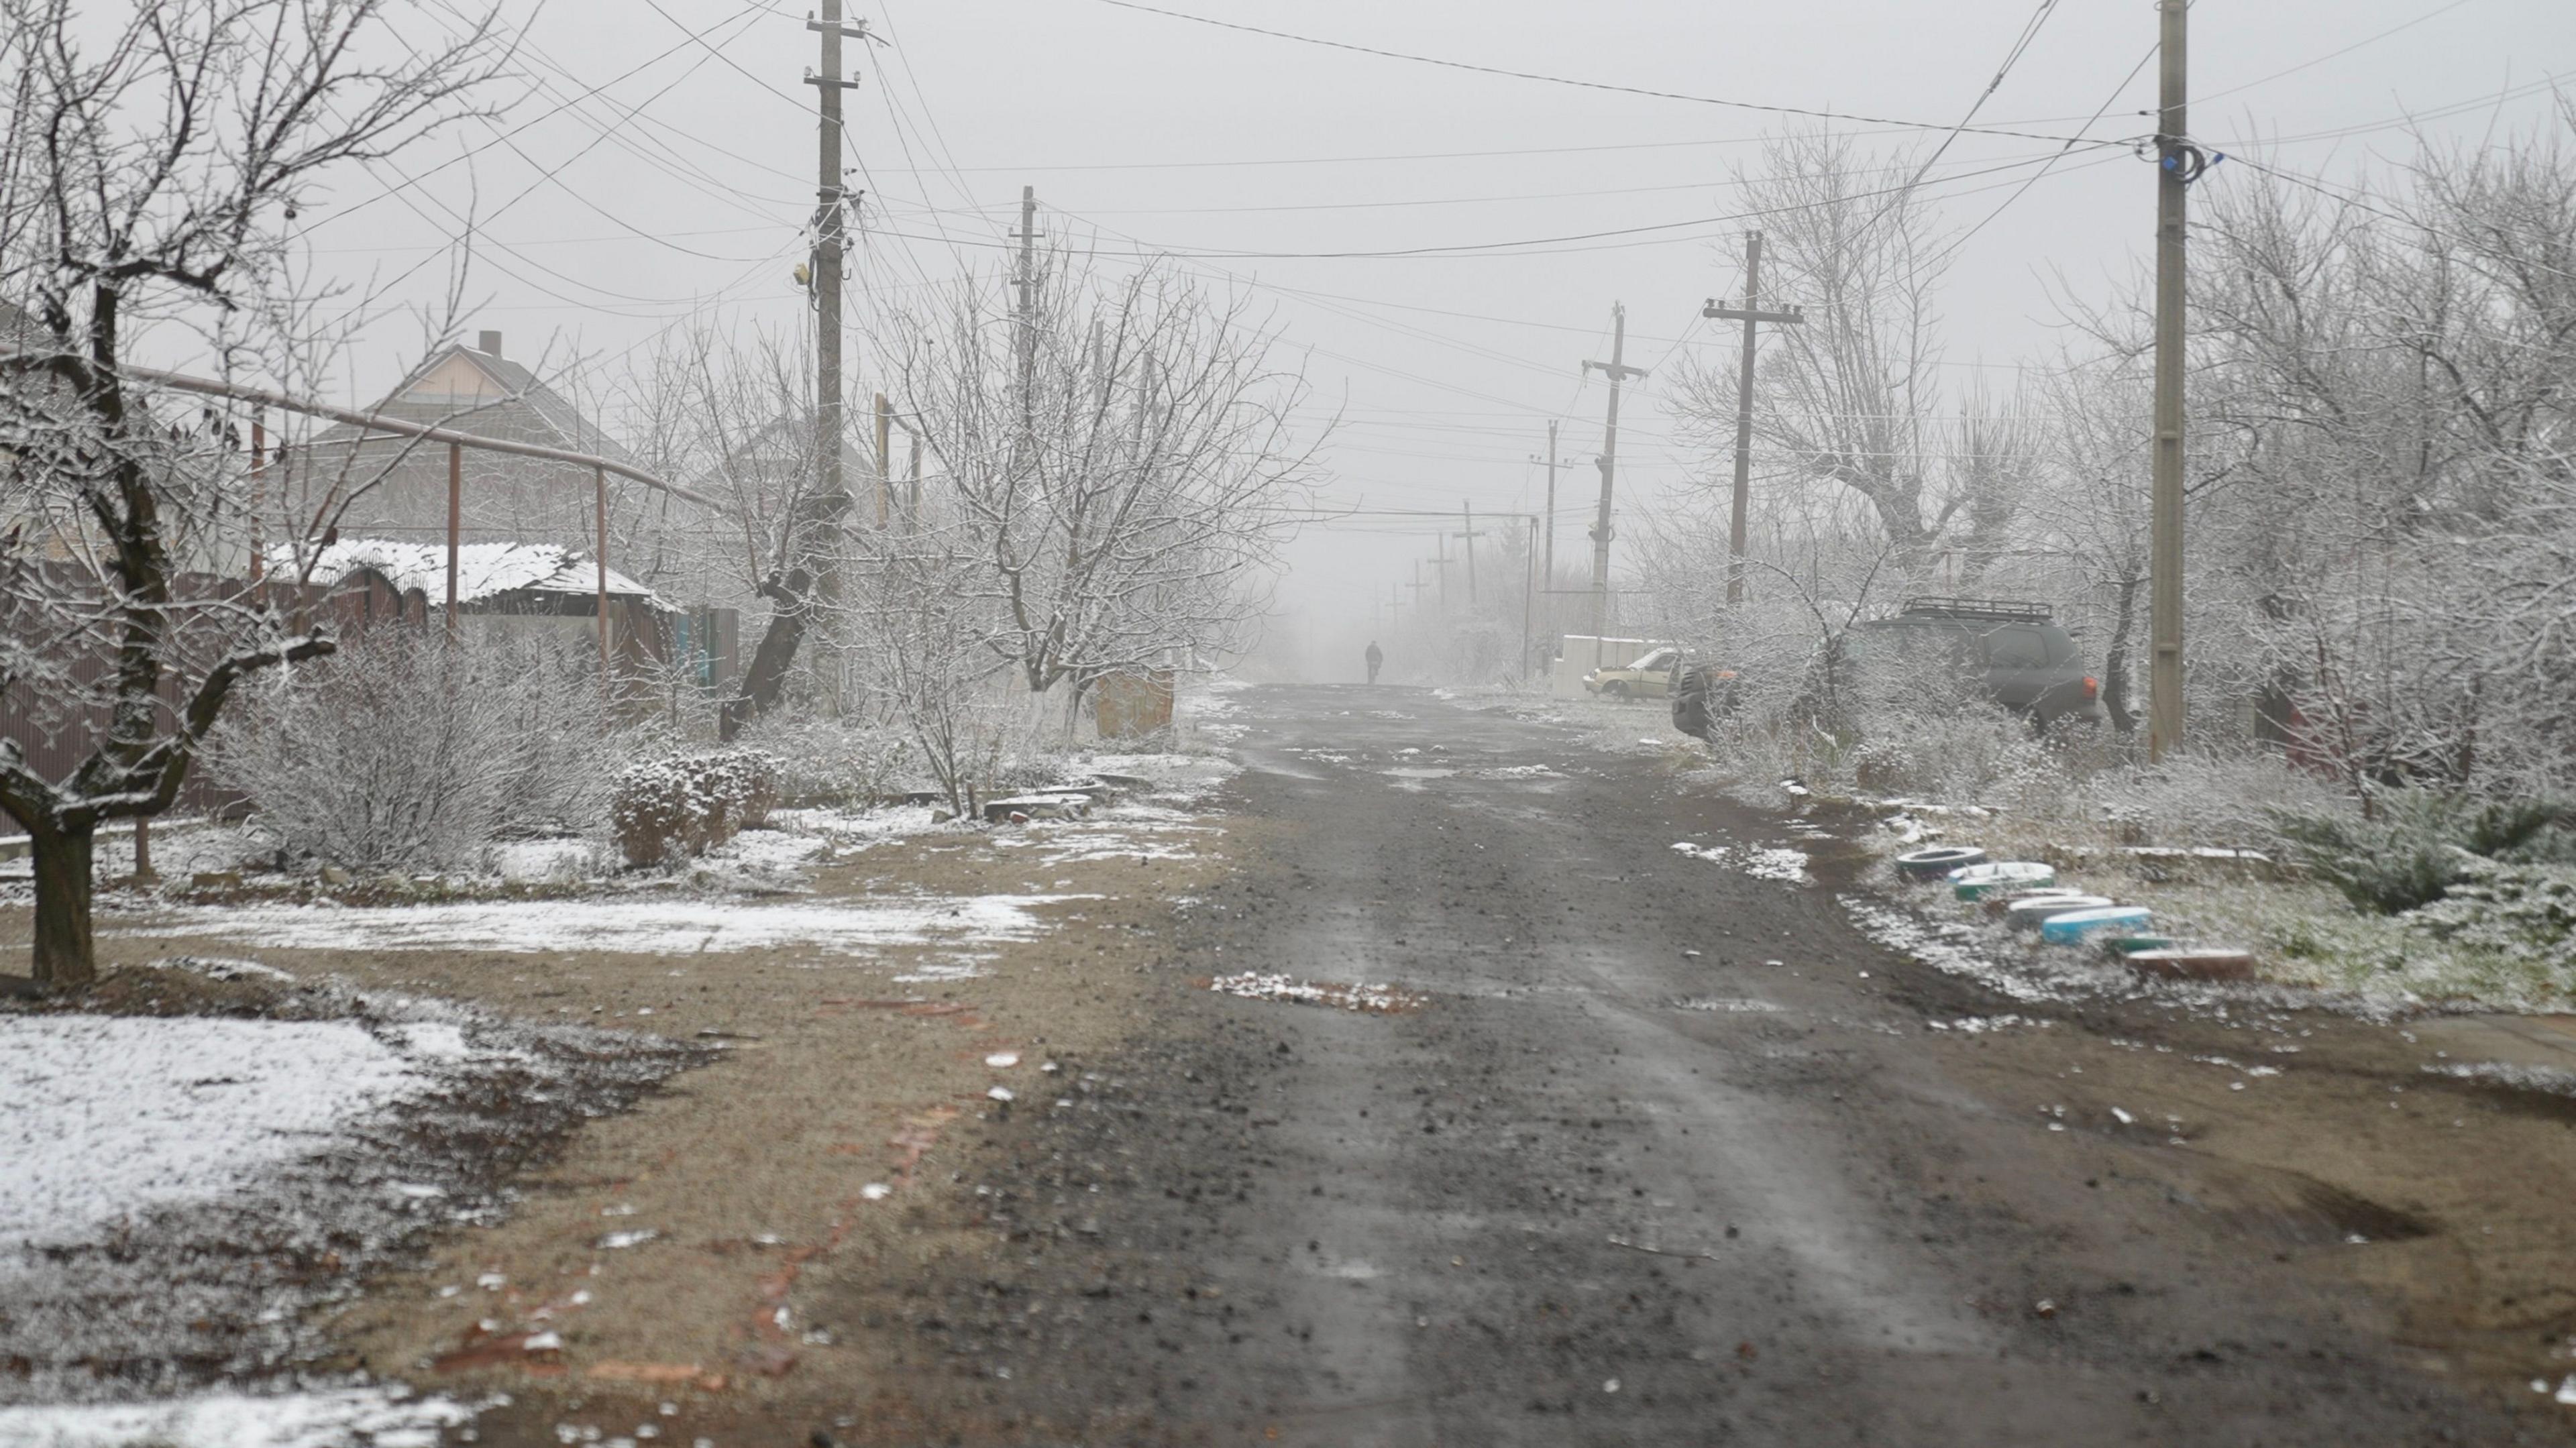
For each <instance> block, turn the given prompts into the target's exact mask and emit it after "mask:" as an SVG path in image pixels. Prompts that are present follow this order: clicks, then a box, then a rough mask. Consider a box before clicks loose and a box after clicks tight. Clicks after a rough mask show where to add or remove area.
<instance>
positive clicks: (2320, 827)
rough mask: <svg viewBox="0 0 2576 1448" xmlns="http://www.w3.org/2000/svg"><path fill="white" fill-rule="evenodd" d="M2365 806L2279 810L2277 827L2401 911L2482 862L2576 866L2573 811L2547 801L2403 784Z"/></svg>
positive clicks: (2353, 895) (2345, 885)
mask: <svg viewBox="0 0 2576 1448" xmlns="http://www.w3.org/2000/svg"><path fill="white" fill-rule="evenodd" d="M2374 806H2375V807H2374V808H2373V809H2372V810H2371V812H2370V813H2369V814H2368V815H2364V814H2363V813H2361V812H2360V811H2359V810H2357V809H2356V810H2342V811H2333V812H2324V811H2297V810H2282V811H2277V812H2275V814H2274V816H2273V827H2274V828H2275V829H2276V830H2277V831H2278V832H2279V833H2280V835H2281V837H2282V838H2283V839H2285V840H2287V841H2289V842H2290V844H2291V845H2292V846H2293V847H2295V848H2296V849H2297V851H2298V852H2299V854H2300V856H2301V858H2302V859H2303V860H2304V861H2305V863H2306V864H2307V866H2308V867H2309V868H2310V869H2311V870H2314V871H2315V872H2316V873H2317V875H2318V877H2319V878H2321V879H2323V880H2326V881H2327V882H2329V883H2331V884H2332V885H2333V886H2334V887H2335V888H2336V889H2338V890H2341V891H2342V892H2343V894H2344V898H2346V899H2348V900H2350V901H2351V902H2352V903H2353V905H2354V907H2355V908H2357V909H2361V910H2367V911H2373V912H2376V913H2378V914H2382V915H2399V914H2403V913H2405V912H2407V911H2409V910H2413V909H2416V908H2417V907H2419V906H2424V905H2429V904H2431V903H2433V902H2434V901H2436V900H2439V899H2441V898H2442V897H2443V896H2444V895H2445V894H2446V893H2447V892H2448V891H2449V890H2450V889H2451V887H2452V886H2454V885H2459V884H2462V883H2464V882H2467V881H2469V880H2471V879H2472V878H2474V877H2475V876H2476V872H2477V871H2478V870H2480V869H2481V868H2483V863H2484V862H2502V863H2504V864H2510V865H2548V864H2576V833H2571V830H2570V826H2571V825H2576V810H2571V809H2570V808H2569V807H2568V806H2566V805H2563V804H2560V803H2557V802H2554V801H2549V800H2535V799H2510V800H2481V799H2477V798H2474V797H2472V796H2469V795H2466V794H2462V793H2459V792H2455V791H2448V790H2432V789H2400V790H2391V791H2389V792H2388V793H2386V794H2383V795H2380V796H2378V797H2377V799H2376V800H2375V801H2374Z"/></svg>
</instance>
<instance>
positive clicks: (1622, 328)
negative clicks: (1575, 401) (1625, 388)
mask: <svg viewBox="0 0 2576 1448" xmlns="http://www.w3.org/2000/svg"><path fill="white" fill-rule="evenodd" d="M1627 355H1628V309H1627V308H1626V307H1624V306H1622V305H1620V304H1618V303H1616V302H1613V303H1611V305H1610V360H1609V361H1607V362H1586V363H1584V364H1583V370H1584V371H1586V372H1591V371H1595V370H1598V371H1600V372H1603V373H1606V374H1607V375H1608V376H1609V378H1610V413H1609V419H1608V421H1607V422H1605V423H1604V424H1603V426H1602V432H1601V457H1600V467H1601V510H1600V512H1599V513H1598V514H1597V515H1596V516H1595V517H1594V519H1593V522H1592V633H1593V636H1594V637H1596V638H1597V637H1599V636H1600V634H1601V631H1602V629H1603V628H1605V627H1607V626H1608V623H1609V616H1610V490H1611V487H1612V485H1613V484H1614V483H1615V482H1616V481H1617V479H1618V475H1619V384H1620V383H1622V382H1625V381H1627V380H1628V379H1629V378H1631V377H1643V376H1645V375H1646V369H1645V368H1643V367H1631V366H1629V365H1627V361H1626V358H1627Z"/></svg>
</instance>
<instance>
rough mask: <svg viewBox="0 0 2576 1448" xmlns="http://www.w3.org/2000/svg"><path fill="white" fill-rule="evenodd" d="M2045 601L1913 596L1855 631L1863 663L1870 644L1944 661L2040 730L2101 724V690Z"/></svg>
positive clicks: (1913, 656) (1914, 657)
mask: <svg viewBox="0 0 2576 1448" xmlns="http://www.w3.org/2000/svg"><path fill="white" fill-rule="evenodd" d="M2053 612H2054V611H2053V610H2052V609H2050V607H2049V606H2048V605H2047V604H2044V603H2013V602H2008V601H2005V600H2002V599H1992V598H1913V599H1908V600H1906V603H1905V608H1904V611H1903V612H1901V613H1899V614H1897V615H1896V617H1894V618H1883V619H1873V620H1871V621H1869V622H1867V623H1862V624H1859V625H1856V626H1855V629H1854V632H1855V634H1856V636H1857V637H1856V641H1857V642H1860V643H1861V644H1862V648H1861V650H1860V652H1861V653H1862V654H1863V656H1864V657H1866V655H1867V654H1868V653H1870V652H1872V649H1871V648H1870V645H1872V644H1882V643H1883V644H1888V645H1893V646H1894V647H1895V649H1896V650H1897V651H1898V653H1899V655H1900V656H1901V657H1903V658H1906V659H1909V660H1914V659H1926V658H1939V657H1944V656H1946V657H1947V659H1948V660H1949V662H1950V664H1951V666H1952V667H1954V668H1956V669H1958V670H1959V671H1960V672H1961V673H1962V674H1963V675H1965V676H1967V677H1968V678H1970V679H1974V680H1976V681H1978V682H1980V683H1982V684H1983V685H1984V686H1985V690H1986V692H1987V693H1988V694H1990V695H1992V696H1993V698H1994V701H1995V702H1996V703H1998V704H2001V705H2003V706H2004V707H2005V708H2007V709H2010V710H2012V711H2013V712H2014V713H2017V714H2024V715H2027V716H2029V717H2030V719H2031V721H2032V722H2033V723H2035V724H2036V725H2038V726H2039V727H2040V728H2043V729H2045V728H2047V727H2048V726H2049V725H2051V724H2054V723H2056V722H2057V721H2059V720H2061V719H2078V720H2082V721H2084V722H2087V723H2093V724H2099V723H2101V722H2102V720H2103V718H2104V715H2103V712H2102V701H2101V697H2100V695H2101V685H2100V683H2099V682H2098V681H2096V680H2095V679H2094V678H2093V676H2092V675H2090V674H2087V673H2086V672H2085V671H2084V659H2083V655H2082V654H2081V653H2080V652H2079V651H2078V650H2077V648H2076V646H2075V640H2074V638H2073V637H2072V636H2071V635H2069V634H2068V633H2067V632H2066V630H2065V629H2062V628H2060V627H2058V626H2057V624H2056V623H2055V622H2054V621H2053V620H2052V614H2053Z"/></svg>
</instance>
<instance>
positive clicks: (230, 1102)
mask: <svg viewBox="0 0 2576 1448" xmlns="http://www.w3.org/2000/svg"><path fill="white" fill-rule="evenodd" d="M446 1029H449V1030H452V1029H453V1028H452V1027H450V1028H446ZM407 1033H411V1034H415V1035H417V1036H418V1038H419V1039H422V1040H425V1041H427V1042H428V1043H429V1044H430V1045H431V1047H432V1049H431V1050H430V1051H429V1052H427V1053H426V1054H444V1053H445V1051H446V1049H447V1047H448V1042H447V1040H446V1038H445V1037H443V1036H441V1035H439V1033H438V1031H437V1030H435V1029H433V1028H429V1027H424V1026H417V1025H415V1026H412V1027H409V1028H408V1032H407ZM421 1033H425V1034H421ZM459 1049H461V1038H460V1042H459ZM426 1084H428V1083H427V1079H426V1078H425V1077H423V1076H422V1075H421V1074H419V1073H418V1072H416V1071H415V1070H414V1069H413V1067H412V1065H411V1063H410V1062H409V1061H407V1060H406V1058H405V1056H404V1055H403V1053H402V1051H401V1050H399V1049H397V1047H396V1045H395V1044H394V1043H391V1042H388V1041H386V1040H383V1039H379V1038H378V1037H376V1036H373V1035H370V1034H369V1033H368V1032H367V1031H366V1029H365V1028H364V1027H361V1026H357V1025H354V1024H351V1023H348V1022H345V1021H319V1022H317V1021H258V1020H225V1019H216V1018H203V1017H190V1016H168V1017H148V1016H83V1015H48V1016H0V1101H7V1102H9V1103H11V1106H10V1109H9V1110H7V1111H5V1112H0V1160H5V1161H6V1162H7V1163H8V1169H7V1170H6V1171H0V1273H6V1272H7V1270H8V1268H7V1265H6V1263H7V1259H9V1258H13V1257H15V1256H16V1255H17V1254H18V1252H19V1251H20V1250H21V1249H23V1248H25V1247H27V1246H30V1245H34V1244H41V1243H60V1242H78V1241H82V1240H86V1239H88V1238H89V1237H91V1236H93V1235H95V1233H96V1231H97V1229H98V1228H100V1227H102V1226H104V1225H106V1224H108V1223H110V1222H113V1221H115V1220H116V1219H117V1218H119V1217H120V1216H123V1215H125V1214H127V1213H131V1212H135V1211H137V1210H139V1209H142V1208H146V1207H154V1206H162V1205H167V1204H170V1203H173V1202H183V1201H197V1200H204V1199H208V1198H212V1197H217V1196H221V1195H223V1194H224V1193H226V1192H228V1191H230V1190H232V1189H234V1188H235V1187H238V1186H241V1185H243V1184H245V1183H247V1182H248V1181H249V1180H250V1179H251V1178H252V1177H253V1176H255V1175H256V1174H258V1173H259V1172H260V1171H262V1170H263V1169H265V1168H268V1167H271V1166H275V1165H278V1164H280V1163H283V1162H286V1161H290V1160H294V1159H296V1158H300V1157H303V1156H306V1155H309V1154H311V1153H312V1152H313V1151H314V1150H315V1149H316V1148H317V1147H318V1146H320V1145H322V1144H323V1139H324V1138H328V1137H331V1136H334V1135H336V1134H337V1133H338V1132H339V1130H340V1129H341V1128H342V1127H344V1126H345V1125H346V1124H348V1123H349V1121H350V1120H351V1119H352V1118H354V1117H357V1116H359V1115H360V1114H362V1113H364V1112H366V1111H368V1110H370V1109H372V1108H374V1107H377V1106H380V1105H382V1104H384V1103H386V1102H388V1101H391V1100H393V1099H395V1098H397V1097H399V1096H401V1095H403V1094H405V1093H406V1092H409V1091H413V1090H416V1089H419V1088H420V1087H422V1086H424V1085H426ZM0 1436H5V1435H0ZM12 1441H14V1440H12Z"/></svg>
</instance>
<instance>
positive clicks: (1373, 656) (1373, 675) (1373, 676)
mask: <svg viewBox="0 0 2576 1448" xmlns="http://www.w3.org/2000/svg"><path fill="white" fill-rule="evenodd" d="M1385 662H1386V655H1385V654H1382V653H1380V652H1378V647H1377V640H1375V639H1371V640H1369V646H1368V666H1369V682H1370V683H1372V684H1374V683H1376V682H1377V670H1378V665H1380V664H1383V663H1385Z"/></svg>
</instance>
